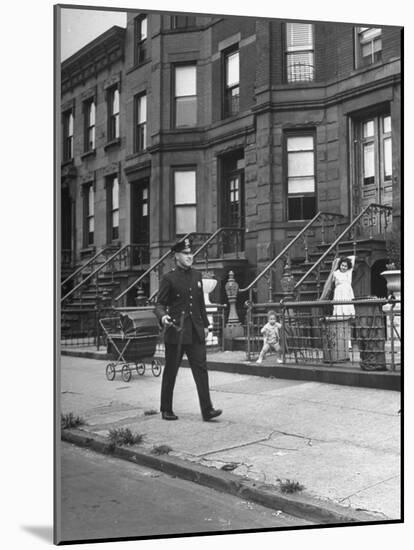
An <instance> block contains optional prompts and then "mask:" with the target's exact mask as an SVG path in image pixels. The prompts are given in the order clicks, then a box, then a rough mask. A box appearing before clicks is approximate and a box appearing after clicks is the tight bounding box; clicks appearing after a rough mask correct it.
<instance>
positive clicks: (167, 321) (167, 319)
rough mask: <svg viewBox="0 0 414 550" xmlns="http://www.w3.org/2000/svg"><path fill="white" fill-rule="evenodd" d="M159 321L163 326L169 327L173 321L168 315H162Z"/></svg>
mask: <svg viewBox="0 0 414 550" xmlns="http://www.w3.org/2000/svg"><path fill="white" fill-rule="evenodd" d="M161 323H162V324H163V325H164V326H165V327H170V326H171V325H172V324H173V322H172V319H171V317H170V316H169V315H164V316H163V317H162V319H161Z"/></svg>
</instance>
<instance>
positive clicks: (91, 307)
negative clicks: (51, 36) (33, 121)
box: [54, 5, 403, 544]
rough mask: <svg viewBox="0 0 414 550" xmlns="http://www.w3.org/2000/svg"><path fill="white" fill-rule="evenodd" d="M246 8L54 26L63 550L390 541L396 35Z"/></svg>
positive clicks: (396, 400) (140, 13) (397, 247)
mask: <svg viewBox="0 0 414 550" xmlns="http://www.w3.org/2000/svg"><path fill="white" fill-rule="evenodd" d="M148 7H151V6H148ZM251 10H252V13H251V14H250V15H249V16H239V15H237V13H234V15H220V14H209V13H207V12H206V13H203V12H202V11H196V12H182V11H161V10H160V11H157V10H154V9H144V8H140V7H137V8H136V9H122V6H119V7H118V6H116V7H115V6H113V9H109V8H107V7H102V8H100V7H99V6H95V7H93V8H92V7H86V6H77V5H60V6H59V5H58V6H55V8H54V18H55V20H54V23H55V48H56V50H55V87H56V88H55V163H56V166H55V172H56V189H55V193H56V227H55V230H56V247H57V256H56V259H57V267H56V269H57V273H58V276H57V280H56V285H57V292H56V296H57V297H58V298H57V304H56V305H57V311H58V313H57V318H56V349H57V354H58V361H57V371H56V419H55V421H56V434H57V435H56V448H55V453H56V454H55V535H54V536H55V543H58V544H59V543H79V542H102V541H114V540H124V539H125V540H131V539H133V540H136V539H148V538H149V539H156V538H160V537H161V538H170V537H180V536H187V535H199V536H205V535H213V534H214V535H216V536H217V535H220V534H228V533H246V534H247V533H252V532H260V531H269V530H270V531H283V530H303V529H308V530H311V529H314V528H319V529H320V528H324V527H332V526H338V527H341V526H356V525H366V526H369V525H375V524H387V523H399V522H401V521H403V509H402V505H403V500H402V481H401V480H402V475H403V471H402V461H401V456H402V455H401V422H402V403H401V394H400V392H401V387H402V383H401V378H402V368H403V365H402V357H403V354H402V329H403V324H402V318H401V312H402V306H401V268H402V265H401V256H402V247H401V235H402V221H401V220H402V206H403V201H402V196H403V173H402V163H401V157H402V123H403V121H402V113H403V110H402V109H403V94H402V76H403V75H402V50H403V25H400V26H398V25H389V24H386V19H384V24H381V25H379V24H377V23H373V22H372V21H370V20H369V19H367V20H359V18H358V17H356V18H355V22H335V21H324V20H309V19H304V20H301V19H298V18H297V17H295V18H292V19H289V18H283V19H281V18H276V17H272V18H270V17H261V16H260V13H259V12H258V13H257V14H256V13H255V12H254V7H253V6H252V8H251ZM355 15H357V14H355ZM402 23H403V21H402ZM276 540H277V539H276Z"/></svg>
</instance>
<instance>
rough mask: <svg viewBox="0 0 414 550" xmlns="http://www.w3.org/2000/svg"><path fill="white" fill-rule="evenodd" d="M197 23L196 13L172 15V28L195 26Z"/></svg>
mask: <svg viewBox="0 0 414 550" xmlns="http://www.w3.org/2000/svg"><path fill="white" fill-rule="evenodd" d="M195 25H196V17H195V15H172V16H171V28H172V29H185V28H187V27H195Z"/></svg>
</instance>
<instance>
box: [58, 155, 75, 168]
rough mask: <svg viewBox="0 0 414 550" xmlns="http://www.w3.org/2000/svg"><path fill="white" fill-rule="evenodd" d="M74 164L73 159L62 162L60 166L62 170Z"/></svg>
mask: <svg viewBox="0 0 414 550" xmlns="http://www.w3.org/2000/svg"><path fill="white" fill-rule="evenodd" d="M73 163H74V159H73V157H72V158H71V159H66V160H62V162H61V164H60V166H61V168H66V166H72V165H73Z"/></svg>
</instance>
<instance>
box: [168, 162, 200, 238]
mask: <svg viewBox="0 0 414 550" xmlns="http://www.w3.org/2000/svg"><path fill="white" fill-rule="evenodd" d="M180 172H193V173H194V197H195V202H194V203H177V202H176V196H175V195H176V174H177V173H180ZM171 180H172V201H171V204H172V209H173V216H172V220H173V233H174V236H175V238H179V237H181V236H183V235H185V234H187V233H189V231H186V232H185V233H178V232H177V225H178V224H177V208H181V209H188V210H190V209H193V211H194V219H195V223H194V228H193V229H192V231H191V232H193V231H194V232H195V231H197V167H196V166H195V165H191V166H174V167H172V169H171Z"/></svg>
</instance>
